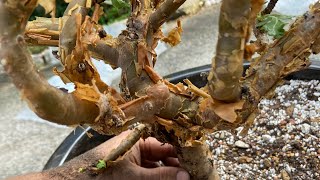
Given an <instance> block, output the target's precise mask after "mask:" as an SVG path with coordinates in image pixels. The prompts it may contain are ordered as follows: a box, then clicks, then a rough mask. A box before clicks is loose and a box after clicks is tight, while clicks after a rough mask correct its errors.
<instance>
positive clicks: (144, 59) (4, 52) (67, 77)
mask: <svg viewBox="0 0 320 180" xmlns="http://www.w3.org/2000/svg"><path fill="white" fill-rule="evenodd" d="M88 2H91V1H88ZM99 2H101V1H93V3H99ZM183 2H184V0H181V1H175V0H166V1H164V2H161V1H154V2H153V1H149V0H140V1H135V0H132V1H131V4H132V13H131V16H130V17H129V19H128V22H127V29H126V30H124V31H123V32H122V33H121V34H120V35H119V36H118V37H116V38H113V37H111V36H109V35H107V34H105V33H103V32H101V31H102V27H101V26H99V25H98V24H97V21H98V18H99V14H100V13H101V12H100V11H101V9H100V8H99V5H97V4H95V11H94V13H93V16H92V17H89V16H87V10H88V8H89V7H91V5H92V4H91V5H88V4H87V1H83V0H74V1H72V2H71V3H70V4H69V7H68V9H67V11H66V12H65V16H64V17H63V18H61V19H55V20H54V22H52V23H50V21H49V20H48V19H37V20H36V21H33V22H29V24H28V26H27V28H26V31H25V33H24V30H25V26H26V24H27V19H28V17H29V15H30V14H31V12H32V9H33V8H34V7H35V5H36V1H35V0H29V1H27V0H25V1H18V0H16V1H14V0H8V1H6V2H4V1H1V4H0V17H1V21H0V25H2V27H4V28H2V29H0V42H1V52H0V57H1V63H2V64H3V65H4V67H5V70H6V72H7V73H8V74H9V76H11V77H12V79H13V82H14V84H15V85H16V86H17V88H18V89H19V90H20V91H21V92H22V94H23V96H24V98H25V99H26V100H27V102H28V103H29V105H30V106H31V107H32V109H33V110H34V111H35V112H36V113H37V114H38V115H39V116H41V117H42V118H44V119H48V120H49V121H52V122H56V123H59V124H67V125H71V124H82V123H86V124H89V125H91V126H92V127H93V128H94V129H95V130H96V131H98V132H100V133H103V134H119V133H120V132H122V131H124V130H126V129H127V128H128V127H129V126H131V125H132V124H135V123H137V122H140V123H145V124H146V125H147V126H151V127H152V129H153V132H152V133H153V134H152V135H153V136H155V137H156V138H158V139H159V140H160V141H162V142H168V143H170V144H172V145H174V146H175V147H177V149H178V154H179V159H180V162H181V164H182V166H183V167H184V168H185V169H186V170H188V171H189V173H190V174H191V176H192V178H193V179H212V178H215V176H216V174H217V173H216V172H215V171H214V166H213V162H212V157H211V155H210V150H209V149H208V147H207V146H206V145H205V142H204V136H205V134H206V133H207V132H212V131H216V130H221V129H224V130H230V129H234V128H236V127H238V126H240V125H243V124H245V125H246V126H247V127H249V126H250V123H252V122H253V119H254V116H255V111H256V109H257V105H258V103H259V100H260V98H261V97H262V96H264V95H265V94H266V93H268V92H270V91H272V89H273V87H274V86H275V85H276V83H277V82H278V81H279V80H281V78H282V77H283V76H285V75H287V74H288V73H291V72H294V71H298V70H300V69H303V68H305V67H306V66H307V65H308V61H307V57H308V56H309V55H310V53H311V51H312V52H315V53H317V52H319V49H320V48H319V47H320V45H319V44H320V41H319V38H318V37H319V35H320V34H319V33H320V3H317V4H315V5H314V6H313V7H312V8H311V10H310V12H309V13H307V14H306V15H305V16H304V17H302V18H300V19H299V20H297V22H296V23H295V24H294V25H293V27H292V28H291V30H290V31H289V32H287V33H286V34H285V35H284V36H283V37H282V38H281V39H279V40H278V41H276V42H275V43H274V44H273V45H271V46H270V48H269V49H268V50H266V51H265V52H264V53H263V55H262V56H261V57H260V58H258V59H257V60H256V61H255V62H254V63H252V64H251V67H250V68H249V70H248V71H247V73H246V77H245V78H243V79H240V78H241V75H242V71H243V70H242V60H243V57H244V48H245V43H246V41H247V40H248V36H249V33H250V26H251V24H253V22H254V19H255V17H256V15H257V13H258V12H259V11H260V8H261V5H262V1H261V0H259V1H253V0H240V1H235V0H224V1H223V4H222V7H221V16H220V24H219V25H220V29H219V33H220V35H219V42H218V46H217V56H216V57H215V59H214V60H213V61H214V62H213V68H212V72H211V74H210V76H209V84H208V86H207V87H205V88H202V89H199V88H196V87H195V86H193V85H192V83H191V82H190V81H185V82H186V83H187V84H188V87H186V86H184V85H182V84H177V85H174V84H171V83H169V82H167V81H166V80H164V79H163V78H162V77H161V76H159V75H158V74H157V73H156V72H155V71H154V69H153V66H154V63H155V62H156V53H155V51H154V48H155V47H156V45H157V43H158V41H159V40H160V39H161V38H162V37H161V30H160V26H161V25H162V24H163V23H164V22H165V21H166V20H167V18H168V17H169V16H170V14H171V13H173V12H174V11H175V10H176V9H178V8H179V6H180V5H182V4H183ZM181 32H182V29H181V26H180V25H179V26H178V28H177V29H176V30H174V31H173V32H172V35H171V37H170V38H167V40H169V39H171V40H172V39H174V38H177V40H178V39H179V37H180V33H181ZM23 36H24V37H25V38H26V39H27V41H28V43H32V44H38V45H39V44H42V45H59V47H60V56H61V60H62V64H63V65H64V67H65V69H64V71H63V72H56V73H57V74H59V75H60V77H61V78H62V79H63V80H64V81H65V82H69V81H71V82H74V83H75V84H76V91H75V92H74V93H72V94H66V93H64V92H62V91H60V90H59V89H56V88H53V87H51V86H50V85H49V84H48V83H47V82H46V80H45V79H44V78H42V77H41V76H40V75H39V74H38V73H37V71H36V69H35V68H34V65H33V63H32V59H31V56H30V54H29V52H28V51H27V50H26V43H25V42H24V39H23ZM171 40H170V41H171ZM57 42H59V44H57ZM177 42H178V41H177ZM174 44H175V43H174ZM91 57H97V58H98V59H102V60H104V61H105V62H107V63H109V64H110V65H112V66H113V67H121V68H122V70H123V74H122V82H121V84H120V86H121V90H122V93H121V94H119V93H117V92H116V91H115V90H114V89H112V88H110V87H109V86H107V85H106V84H104V83H103V82H102V81H101V79H100V76H99V74H98V73H97V70H96V69H95V67H94V66H93V65H92V62H91V60H90V58H91ZM240 80H241V81H240ZM208 92H209V93H210V96H209V95H208ZM226 102H228V103H226ZM138 137H139V136H132V137H131V138H133V141H130V143H125V145H124V146H123V147H125V148H120V149H118V150H115V152H112V154H110V155H109V156H110V157H111V158H110V157H109V156H108V157H107V158H106V159H107V160H108V159H115V158H117V157H118V156H119V154H120V155H122V154H123V153H124V152H125V151H126V149H127V148H130V146H131V145H132V142H134V141H135V140H136V139H137V138H138ZM133 144H134V143H133ZM195 154H197V157H196V158H195V156H194V155H195Z"/></svg>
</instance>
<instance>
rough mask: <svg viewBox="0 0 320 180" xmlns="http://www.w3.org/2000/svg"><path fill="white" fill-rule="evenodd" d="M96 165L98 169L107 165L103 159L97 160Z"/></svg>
mask: <svg viewBox="0 0 320 180" xmlns="http://www.w3.org/2000/svg"><path fill="white" fill-rule="evenodd" d="M96 167H97V168H98V169H103V168H106V167H107V164H106V162H105V161H104V160H99V161H98V164H97V165H96Z"/></svg>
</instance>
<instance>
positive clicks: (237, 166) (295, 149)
mask: <svg viewBox="0 0 320 180" xmlns="http://www.w3.org/2000/svg"><path fill="white" fill-rule="evenodd" d="M319 100H320V83H319V81H316V80H312V81H307V82H306V81H299V80H291V81H287V82H285V84H284V85H282V86H280V87H278V88H277V89H276V90H275V95H274V97H273V98H272V99H263V100H262V101H261V102H260V104H259V108H260V114H259V115H258V117H257V118H256V120H255V122H254V124H253V126H252V128H251V129H250V130H249V132H248V134H247V136H245V137H241V136H237V135H232V134H231V133H230V132H227V131H220V132H216V133H214V134H211V135H210V136H209V140H208V141H207V142H208V143H209V145H210V147H211V149H212V153H213V155H214V158H215V160H216V163H217V165H218V172H219V174H220V176H221V179H284V180H289V179H301V180H306V179H308V180H310V179H315V180H316V179H317V180H319V179H320V133H319V132H320V131H319V130H320V101H319ZM237 130H238V132H239V131H240V130H241V128H239V129H237Z"/></svg>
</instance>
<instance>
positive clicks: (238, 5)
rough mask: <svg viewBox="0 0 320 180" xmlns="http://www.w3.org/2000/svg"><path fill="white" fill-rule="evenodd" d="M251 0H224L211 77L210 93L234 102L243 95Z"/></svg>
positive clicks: (214, 96) (209, 82)
mask: <svg viewBox="0 0 320 180" xmlns="http://www.w3.org/2000/svg"><path fill="white" fill-rule="evenodd" d="M250 8H251V1H250V0H224V1H223V3H222V5H221V11H220V19H219V37H218V44H217V50H216V57H215V58H214V59H213V60H212V70H211V72H210V75H209V77H208V85H209V92H210V95H211V96H212V97H213V98H214V99H218V100H222V101H227V102H232V101H237V100H238V99H239V98H240V82H239V80H240V78H241V77H242V72H243V68H242V63H243V54H244V46H245V42H246V37H247V34H248V33H249V32H248V25H249V23H248V21H249V15H250Z"/></svg>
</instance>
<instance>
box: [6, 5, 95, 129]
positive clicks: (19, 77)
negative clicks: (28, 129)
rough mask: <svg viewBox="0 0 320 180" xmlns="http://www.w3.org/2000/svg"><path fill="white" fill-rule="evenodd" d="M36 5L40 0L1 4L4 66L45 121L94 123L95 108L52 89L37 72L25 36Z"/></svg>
mask: <svg viewBox="0 0 320 180" xmlns="http://www.w3.org/2000/svg"><path fill="white" fill-rule="evenodd" d="M36 4H37V1H36V0H31V1H27V0H26V1H9V2H6V3H4V2H1V4H0V13H1V14H0V17H1V21H0V25H1V27H3V28H1V29H0V42H1V52H0V57H1V64H2V65H3V66H4V69H5V71H6V72H7V74H8V75H9V76H10V77H11V78H12V81H13V83H14V84H15V85H16V87H17V88H18V89H19V90H20V92H21V93H22V97H23V99H25V100H26V101H27V102H28V105H29V106H30V108H31V109H32V110H33V111H34V112H35V113H36V114H37V115H38V116H40V117H41V118H44V119H47V120H49V121H51V122H55V123H59V124H65V125H74V124H82V123H92V122H93V121H94V119H95V118H96V117H97V115H98V108H97V106H96V105H95V104H92V103H89V102H86V101H82V100H79V99H77V98H76V97H75V96H73V95H72V94H66V93H64V92H63V91H61V90H59V89H56V88H54V87H52V86H50V85H49V83H48V82H47V81H46V79H45V78H43V77H42V76H41V75H40V74H39V73H38V72H37V70H36V69H35V66H34V64H33V61H32V58H31V55H30V54H29V52H28V50H27V48H26V47H27V46H26V43H25V42H24V39H23V32H24V28H25V26H26V23H27V19H28V17H29V15H30V14H31V13H32V10H33V9H34V7H35V6H36ZM18 22H20V23H18Z"/></svg>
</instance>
